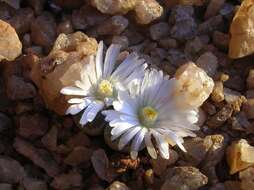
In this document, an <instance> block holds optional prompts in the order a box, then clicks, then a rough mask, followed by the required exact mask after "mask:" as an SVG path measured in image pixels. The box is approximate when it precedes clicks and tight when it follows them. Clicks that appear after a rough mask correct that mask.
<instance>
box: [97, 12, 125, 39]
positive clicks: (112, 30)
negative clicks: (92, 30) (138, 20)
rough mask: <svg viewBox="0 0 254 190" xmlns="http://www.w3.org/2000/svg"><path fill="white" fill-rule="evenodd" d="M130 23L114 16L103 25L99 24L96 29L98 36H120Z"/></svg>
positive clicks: (123, 18)
mask: <svg viewBox="0 0 254 190" xmlns="http://www.w3.org/2000/svg"><path fill="white" fill-rule="evenodd" d="M128 24H129V21H128V19H126V18H125V17H123V16H113V17H111V18H109V19H107V20H105V21H104V22H103V23H101V24H99V25H98V26H97V28H96V32H97V34H98V35H119V34H121V33H122V32H123V31H124V30H125V29H126V28H127V27H128Z"/></svg>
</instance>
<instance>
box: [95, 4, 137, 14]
mask: <svg viewBox="0 0 254 190" xmlns="http://www.w3.org/2000/svg"><path fill="white" fill-rule="evenodd" d="M136 2H137V0H113V1H107V0H91V4H92V5H93V6H94V7H96V8H97V9H98V10H99V11H101V12H102V13H106V14H112V15H114V14H126V13H127V12H128V11H129V10H132V9H134V7H135V5H136Z"/></svg>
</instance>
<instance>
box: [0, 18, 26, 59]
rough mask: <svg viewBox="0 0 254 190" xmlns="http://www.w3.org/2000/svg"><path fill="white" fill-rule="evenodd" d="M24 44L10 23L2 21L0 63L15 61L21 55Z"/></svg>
mask: <svg viewBox="0 0 254 190" xmlns="http://www.w3.org/2000/svg"><path fill="white" fill-rule="evenodd" d="M21 50H22V44H21V42H20V40H19V37H18V35H17V33H16V31H15V29H14V28H13V27H12V26H11V25H10V24H8V23H6V22H4V21H2V20H0V61H2V60H4V59H6V60H8V61H12V60H14V59H15V58H16V57H18V56H19V55H20V54H21Z"/></svg>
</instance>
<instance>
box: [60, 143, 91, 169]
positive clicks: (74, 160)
mask: <svg viewBox="0 0 254 190" xmlns="http://www.w3.org/2000/svg"><path fill="white" fill-rule="evenodd" d="M91 155H92V150H91V149H88V148H85V147H82V146H80V147H75V148H74V150H73V151H72V152H71V153H70V154H69V155H68V156H67V158H65V160H64V162H65V163H66V164H68V165H71V166H77V165H79V164H82V163H84V162H88V161H89V160H90V158H91Z"/></svg>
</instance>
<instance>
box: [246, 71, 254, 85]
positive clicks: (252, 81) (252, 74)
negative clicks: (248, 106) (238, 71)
mask: <svg viewBox="0 0 254 190" xmlns="http://www.w3.org/2000/svg"><path fill="white" fill-rule="evenodd" d="M246 82H247V87H248V89H254V69H251V70H250V71H249V75H248V78H247V80H246Z"/></svg>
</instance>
